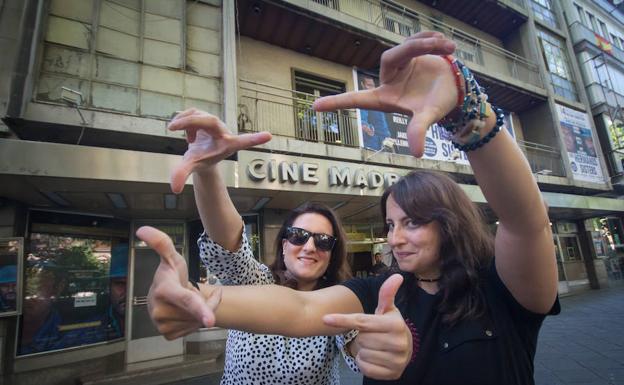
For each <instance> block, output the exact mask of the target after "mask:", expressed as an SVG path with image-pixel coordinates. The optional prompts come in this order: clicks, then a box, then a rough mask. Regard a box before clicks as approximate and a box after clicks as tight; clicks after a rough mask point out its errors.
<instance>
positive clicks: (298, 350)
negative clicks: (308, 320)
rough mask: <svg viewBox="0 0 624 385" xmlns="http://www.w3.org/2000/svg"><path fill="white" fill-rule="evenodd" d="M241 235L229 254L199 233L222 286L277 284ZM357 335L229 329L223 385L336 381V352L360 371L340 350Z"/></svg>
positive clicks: (314, 384) (201, 247)
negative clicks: (284, 334) (301, 335)
mask: <svg viewBox="0 0 624 385" xmlns="http://www.w3.org/2000/svg"><path fill="white" fill-rule="evenodd" d="M242 237H243V241H242V244H241V247H240V249H238V250H237V251H236V252H230V251H228V250H226V249H224V248H223V247H221V246H220V245H218V244H217V243H215V242H214V241H213V240H212V239H210V238H208V237H207V236H206V234H205V233H204V234H202V235H201V236H200V238H199V240H198V241H197V243H198V245H199V250H200V257H201V260H202V262H203V263H204V264H205V265H206V268H207V269H208V270H209V271H210V272H211V273H212V274H215V275H216V276H217V277H218V278H219V280H220V281H221V283H223V284H224V285H268V284H273V283H275V282H274V280H273V276H272V274H271V271H270V270H269V268H268V267H267V266H266V265H263V264H261V263H259V262H258V261H257V260H255V259H254V257H253V253H252V251H251V247H250V245H249V242H248V241H247V237H246V236H245V233H244V232H243V236H242ZM355 335H356V333H355V332H353V331H352V332H350V333H347V334H346V335H344V336H337V337H327V336H319V337H307V338H289V337H282V336H276V335H262V334H252V333H247V332H242V331H238V330H230V331H229V333H228V339H227V342H226V348H225V367H224V370H223V377H222V378H221V385H246V384H254V385H263V384H264V385H274V384H275V385H278V384H283V385H296V384H310V385H326V384H332V385H333V384H335V385H339V384H340V378H339V361H338V359H339V358H338V355H339V352H342V355H343V357H344V358H345V361H346V363H347V365H348V366H349V367H350V368H351V369H352V370H355V371H358V369H357V365H356V364H355V362H354V360H353V358H351V357H350V356H346V355H345V353H344V345H346V343H347V342H349V341H350V340H351V339H353V338H355Z"/></svg>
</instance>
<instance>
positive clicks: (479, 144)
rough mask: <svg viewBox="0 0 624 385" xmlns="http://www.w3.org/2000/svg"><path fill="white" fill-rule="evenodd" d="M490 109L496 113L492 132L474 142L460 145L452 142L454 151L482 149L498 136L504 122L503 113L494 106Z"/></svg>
mask: <svg viewBox="0 0 624 385" xmlns="http://www.w3.org/2000/svg"><path fill="white" fill-rule="evenodd" d="M492 109H494V111H495V113H496V124H495V125H494V127H493V128H492V130H491V131H490V132H489V133H488V134H487V135H485V136H484V137H483V138H481V139H479V140H478V141H476V142H468V143H465V144H460V143H457V142H455V141H453V146H455V148H456V149H458V150H459V151H464V152H468V151H474V150H476V149H478V148H480V147H483V145H484V144H486V143H489V141H490V140H492V139H493V138H494V137H495V136H496V134H498V132H499V131H500V130H501V127H502V126H503V123H504V122H505V113H504V112H503V110H501V109H500V108H496V107H494V106H492Z"/></svg>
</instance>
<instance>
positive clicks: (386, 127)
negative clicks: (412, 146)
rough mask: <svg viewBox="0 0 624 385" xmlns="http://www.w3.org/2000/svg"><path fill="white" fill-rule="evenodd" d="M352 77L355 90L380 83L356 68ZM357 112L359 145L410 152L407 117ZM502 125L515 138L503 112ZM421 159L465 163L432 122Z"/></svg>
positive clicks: (448, 137)
mask: <svg viewBox="0 0 624 385" xmlns="http://www.w3.org/2000/svg"><path fill="white" fill-rule="evenodd" d="M355 77H356V79H357V89H358V90H366V89H373V88H375V87H377V86H378V85H379V79H378V77H377V76H376V75H372V74H370V73H366V72H363V71H358V70H356V71H355ZM358 114H359V116H358V119H359V120H358V121H359V122H360V127H359V129H360V138H361V143H360V146H361V147H364V148H368V149H371V150H374V151H382V149H383V150H385V151H389V152H394V153H397V154H405V155H410V151H409V146H408V143H407V125H408V123H409V119H410V117H409V116H407V115H403V114H397V113H384V112H380V111H372V110H364V109H359V110H358ZM505 128H506V129H507V130H508V131H509V133H510V134H511V136H512V137H513V138H515V135H514V131H513V127H512V125H511V116H510V115H509V114H505ZM388 139H390V140H388ZM423 159H432V160H440V161H445V162H455V163H458V164H466V165H467V164H468V157H467V156H466V154H465V153H464V152H463V151H458V150H456V149H455V147H454V146H453V143H452V142H451V135H450V133H448V132H447V131H446V130H445V129H444V128H443V127H442V126H438V125H437V124H433V125H432V126H431V127H429V129H428V130H427V133H426V136H425V153H424V155H423Z"/></svg>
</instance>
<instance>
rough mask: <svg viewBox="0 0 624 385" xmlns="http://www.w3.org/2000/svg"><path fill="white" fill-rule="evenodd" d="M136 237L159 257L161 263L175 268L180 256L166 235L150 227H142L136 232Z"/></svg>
mask: <svg viewBox="0 0 624 385" xmlns="http://www.w3.org/2000/svg"><path fill="white" fill-rule="evenodd" d="M136 236H137V237H138V238H139V239H140V240H142V241H143V242H145V243H147V245H148V246H149V247H150V248H151V249H153V250H154V251H155V252H157V253H158V255H160V261H161V262H164V263H166V264H168V265H169V266H171V267H176V265H177V262H178V260H177V259H178V257H180V255H179V254H178V252H177V251H176V249H175V246H173V242H172V241H171V238H169V236H168V235H167V234H165V233H163V232H162V231H160V230H158V229H155V228H153V227H151V226H142V227H140V228H139V229H138V230H137V231H136ZM180 258H181V257H180Z"/></svg>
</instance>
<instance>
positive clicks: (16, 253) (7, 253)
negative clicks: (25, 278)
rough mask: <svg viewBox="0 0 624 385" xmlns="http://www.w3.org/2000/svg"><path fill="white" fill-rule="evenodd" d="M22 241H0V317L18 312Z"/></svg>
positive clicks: (12, 239) (13, 239) (5, 239)
mask: <svg viewBox="0 0 624 385" xmlns="http://www.w3.org/2000/svg"><path fill="white" fill-rule="evenodd" d="M22 248H23V239H22V238H4V239H0V317H2V316H8V315H15V314H17V313H18V311H19V302H18V294H19V279H18V278H19V271H20V269H19V261H20V259H21V257H22Z"/></svg>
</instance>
